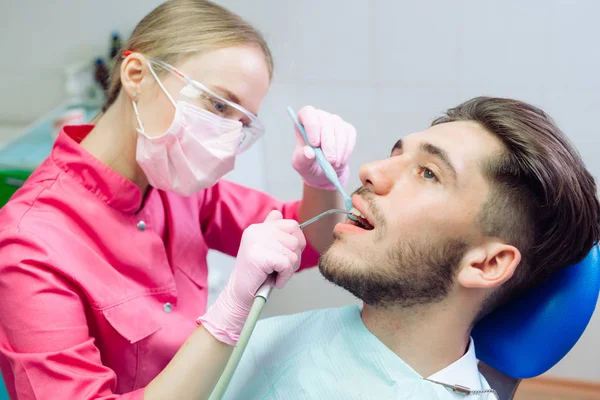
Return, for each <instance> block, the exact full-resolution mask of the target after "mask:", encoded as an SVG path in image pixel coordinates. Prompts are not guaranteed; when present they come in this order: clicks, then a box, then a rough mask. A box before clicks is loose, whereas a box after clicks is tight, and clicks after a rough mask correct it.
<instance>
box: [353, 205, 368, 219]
mask: <svg viewBox="0 0 600 400" xmlns="http://www.w3.org/2000/svg"><path fill="white" fill-rule="evenodd" d="M350 214H352V215H356V216H357V217H361V218H365V216H364V215H362V213H361V212H360V211H358V210H357V209H356V208H352V210H350ZM365 219H366V218H365Z"/></svg>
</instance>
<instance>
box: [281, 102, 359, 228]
mask: <svg viewBox="0 0 600 400" xmlns="http://www.w3.org/2000/svg"><path fill="white" fill-rule="evenodd" d="M287 112H288V114H289V115H290V117H291V118H292V120H293V121H294V124H295V125H296V128H298V130H299V131H300V134H301V135H302V139H304V143H306V145H307V146H309V147H310V148H311V149H313V151H314V152H315V158H316V160H317V163H318V164H319V166H320V167H321V169H322V170H323V172H324V173H325V176H326V177H327V179H329V181H331V183H333V186H335V188H336V189H337V190H338V192H340V194H341V195H342V197H343V199H344V205H345V206H346V211H350V210H351V209H352V207H353V206H352V199H351V198H350V196H348V194H346V192H345V191H344V188H343V187H342V184H341V183H340V179H339V178H338V175H337V172H335V170H334V169H333V167H332V166H331V163H330V162H329V161H327V158H325V154H323V150H322V149H321V148H320V147H313V146H312V145H311V144H310V142H309V141H308V136H306V131H305V130H304V126H302V124H301V123H300V121H298V118H296V114H295V113H294V110H292V107H288V108H287ZM348 216H349V218H350V219H352V220H356V218H355V217H354V216H353V215H350V214H348Z"/></svg>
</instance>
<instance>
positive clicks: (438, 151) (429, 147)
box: [390, 139, 457, 179]
mask: <svg viewBox="0 0 600 400" xmlns="http://www.w3.org/2000/svg"><path fill="white" fill-rule="evenodd" d="M403 147H404V142H403V141H402V139H398V141H397V142H396V143H395V144H394V147H392V151H391V154H390V156H391V155H392V154H394V152H395V151H402V149H403ZM419 150H420V151H422V152H424V153H427V154H429V155H432V156H434V157H435V158H437V159H438V160H440V161H441V163H442V164H444V166H445V167H446V169H447V170H448V171H450V173H451V174H452V177H453V178H454V179H456V177H457V174H456V168H454V165H452V162H451V161H450V157H449V156H448V153H447V152H446V150H444V149H442V148H440V147H438V146H436V145H434V144H431V143H428V142H422V143H421V144H420V145H419Z"/></svg>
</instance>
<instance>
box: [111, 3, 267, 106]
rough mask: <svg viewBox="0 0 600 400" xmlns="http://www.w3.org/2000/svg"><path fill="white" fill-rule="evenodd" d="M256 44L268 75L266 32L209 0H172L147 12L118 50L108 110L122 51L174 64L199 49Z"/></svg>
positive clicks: (118, 78)
mask: <svg viewBox="0 0 600 400" xmlns="http://www.w3.org/2000/svg"><path fill="white" fill-rule="evenodd" d="M247 44H249V45H256V46H258V47H260V49H261V50H262V52H263V53H264V55H265V61H266V63H267V67H268V69H269V77H271V78H272V76H273V58H272V55H271V51H270V50H269V47H268V45H267V43H266V41H265V39H264V38H263V36H262V35H261V34H260V33H259V32H258V31H257V30H256V29H254V28H253V27H252V26H251V25H250V24H249V23H247V22H246V21H244V20H243V19H242V18H241V17H239V16H238V15H236V14H234V13H233V12H231V11H229V10H227V9H226V8H224V7H222V6H220V5H217V4H215V3H212V2H210V1H207V0H169V1H167V2H165V3H163V4H161V5H160V6H158V7H157V8H155V9H154V10H153V11H152V12H150V14H148V15H146V16H145V17H144V18H143V19H142V20H141V21H140V22H139V23H138V25H137V26H136V27H135V29H134V30H133V33H132V34H131V37H130V38H129V40H128V42H127V44H126V46H125V48H124V49H122V50H121V52H120V53H119V54H117V56H116V59H115V64H114V66H113V69H112V71H111V77H110V85H109V88H108V91H107V100H106V104H105V106H104V107H103V111H106V110H107V109H108V108H109V107H110V106H111V105H112V104H113V103H114V102H115V100H116V99H117V97H118V96H119V93H120V91H121V63H122V61H123V51H126V50H128V51H134V52H138V53H142V54H144V55H145V56H146V57H152V58H156V59H158V60H161V61H164V62H166V63H169V64H171V65H175V64H177V63H179V62H181V61H183V60H185V59H186V58H187V57H190V56H193V55H195V54H198V53H200V52H204V51H210V50H217V49H221V48H225V47H231V46H238V45H247Z"/></svg>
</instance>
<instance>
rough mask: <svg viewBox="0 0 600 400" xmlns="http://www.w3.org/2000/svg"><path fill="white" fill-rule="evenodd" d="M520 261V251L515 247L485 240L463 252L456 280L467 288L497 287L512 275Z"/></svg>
mask: <svg viewBox="0 0 600 400" xmlns="http://www.w3.org/2000/svg"><path fill="white" fill-rule="evenodd" d="M520 261H521V253H520V252H519V250H518V249H517V248H516V247H514V246H511V245H509V244H505V243H501V242H496V241H491V242H487V243H485V244H483V245H481V246H478V247H476V248H474V249H472V250H469V251H468V252H467V254H465V256H464V257H463V259H462V261H461V268H460V271H459V272H458V277H457V280H458V282H459V283H460V285H461V286H463V287H468V288H481V289H488V288H490V289H491V288H494V287H498V286H500V285H502V284H503V283H504V282H506V281H508V280H509V279H510V278H511V277H512V276H513V274H514V272H515V269H516V268H517V266H518V265H519V262H520Z"/></svg>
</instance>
